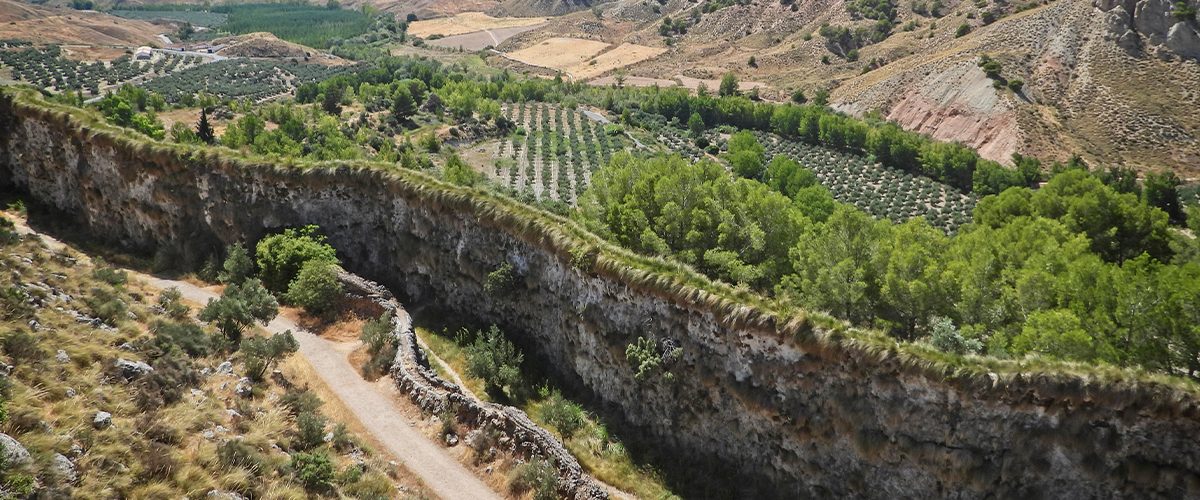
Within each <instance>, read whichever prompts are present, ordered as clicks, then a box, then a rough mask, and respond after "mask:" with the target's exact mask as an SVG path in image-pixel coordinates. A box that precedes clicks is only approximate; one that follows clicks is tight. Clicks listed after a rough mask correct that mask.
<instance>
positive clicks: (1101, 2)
mask: <svg viewBox="0 0 1200 500" xmlns="http://www.w3.org/2000/svg"><path fill="white" fill-rule="evenodd" d="M1182 3H1183V4H1184V5H1188V4H1189V3H1190V4H1191V8H1200V7H1198V6H1197V5H1196V2H1195V0H1184V1H1183V2H1182ZM1175 4H1176V1H1175V0H1095V1H1094V2H1093V5H1095V7H1096V8H1097V9H1099V10H1100V11H1102V12H1104V16H1105V17H1104V19H1105V22H1106V26H1107V28H1108V30H1107V33H1106V34H1105V36H1106V37H1107V38H1109V39H1111V40H1115V41H1116V42H1117V44H1118V45H1120V46H1121V47H1122V48H1124V49H1126V50H1138V49H1145V50H1146V51H1147V52H1148V53H1151V54H1155V55H1158V56H1159V57H1162V58H1170V57H1171V55H1172V54H1174V55H1176V56H1179V57H1182V58H1185V59H1197V60H1200V31H1198V30H1200V25H1198V24H1197V19H1196V18H1195V16H1192V18H1190V19H1184V18H1183V17H1182V16H1178V15H1176V10H1175Z"/></svg>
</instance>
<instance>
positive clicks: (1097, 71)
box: [506, 0, 1200, 176]
mask: <svg viewBox="0 0 1200 500" xmlns="http://www.w3.org/2000/svg"><path fill="white" fill-rule="evenodd" d="M848 5H849V6H850V7H848ZM858 5H868V4H867V3H866V2H848V3H847V2H833V1H829V0H816V1H811V2H795V3H793V2H774V1H765V0H763V1H751V2H719V1H709V2H702V3H693V2H688V1H686V0H669V1H666V2H664V3H662V4H661V5H660V4H659V3H656V2H642V1H633V0H620V1H616V2H611V3H604V4H600V5H598V6H597V7H596V8H595V9H594V10H593V11H588V12H577V13H574V14H571V15H566V16H562V17H558V18H555V19H554V20H553V21H552V22H551V23H549V24H548V25H547V26H546V27H545V28H544V29H541V30H536V31H532V32H529V33H524V34H522V35H519V36H517V37H514V38H513V39H511V40H509V41H508V42H506V47H508V48H511V49H513V50H516V49H520V48H523V47H529V46H532V45H534V44H536V43H540V42H541V41H543V40H546V39H548V38H552V37H563V36H571V37H579V38H587V39H593V40H595V39H599V40H602V41H604V42H607V43H613V44H620V43H625V42H628V43H634V44H639V45H646V46H651V47H662V48H664V49H666V50H665V52H664V53H663V54H662V55H660V56H658V57H655V58H652V59H649V60H646V61H642V62H639V63H638V64H635V65H633V66H631V67H629V68H628V69H627V72H628V75H629V76H631V77H640V78H635V79H632V80H630V84H650V83H656V84H660V85H662V84H664V83H665V84H668V85H669V84H671V83H672V81H674V82H677V83H684V84H686V82H683V80H685V79H691V78H695V79H706V80H715V79H719V78H720V77H721V75H723V74H725V73H727V72H733V73H735V74H736V75H737V76H738V77H739V78H740V79H741V80H742V81H743V82H767V83H769V85H768V86H767V87H766V88H764V89H762V90H761V95H762V96H763V97H765V98H769V99H775V100H786V99H788V98H789V97H790V96H791V94H792V93H793V92H794V91H795V90H801V91H802V92H804V93H805V94H806V95H807V96H809V97H812V96H814V95H816V94H818V93H820V92H822V91H825V92H829V102H830V104H831V105H832V106H834V107H835V108H837V109H839V110H842V111H846V112H848V113H851V114H854V115H859V116H863V115H866V114H868V113H874V112H878V113H879V114H880V115H882V116H883V117H885V118H887V119H890V120H895V121H897V122H898V123H900V124H901V125H903V126H904V127H905V128H908V129H911V130H916V131H920V132H925V133H929V134H931V135H933V136H934V137H935V138H938V139H943V140H949V141H960V142H963V143H965V144H967V145H970V146H972V147H975V148H978V149H979V150H980V151H981V152H982V153H983V154H984V156H985V157H988V158H991V159H995V160H998V161H1002V162H1007V161H1008V160H1009V157H1010V156H1011V154H1012V153H1014V152H1020V153H1022V154H1033V155H1038V156H1040V157H1045V158H1054V159H1059V160H1065V159H1067V158H1069V157H1070V156H1071V155H1072V154H1081V155H1083V156H1084V158H1086V159H1088V160H1089V161H1092V162H1096V163H1101V164H1128V165H1131V166H1134V167H1137V168H1142V169H1148V168H1156V167H1164V166H1165V167H1170V168H1173V169H1176V170H1177V171H1180V172H1182V173H1185V175H1187V176H1195V175H1197V174H1198V173H1200V170H1197V167H1196V165H1197V161H1198V160H1200V132H1197V131H1198V130H1200V117H1197V115H1196V114H1195V113H1192V112H1191V110H1194V109H1196V108H1197V106H1200V92H1197V91H1196V90H1195V89H1197V88H1200V36H1198V35H1197V34H1196V33H1197V32H1196V29H1197V23H1195V22H1194V21H1193V22H1185V21H1181V20H1178V19H1176V18H1173V17H1172V15H1173V14H1172V11H1171V9H1172V7H1171V6H1170V5H1168V4H1167V3H1160V4H1152V3H1150V2H1146V1H1142V2H1134V3H1131V4H1130V5H1129V6H1126V5H1125V4H1116V3H1111V2H1092V1H1089V0H1060V1H1058V2H1050V3H1048V4H1046V5H1039V4H1036V3H1031V4H1022V5H1017V4H1010V3H1007V2H990V1H987V0H981V1H979V2H948V3H946V4H944V6H943V7H941V10H940V11H938V12H929V10H928V8H929V7H928V6H926V5H925V4H924V3H921V2H917V3H912V4H903V3H900V2H895V3H887V2H884V3H880V4H878V5H884V6H890V8H891V9H893V12H894V14H892V16H891V28H890V29H889V30H888V31H887V33H886V34H885V35H878V34H872V33H873V32H872V31H871V30H872V29H875V28H873V26H875V25H876V21H875V20H873V19H872V18H871V16H874V17H881V16H879V15H876V14H872V13H871V12H872V11H869V10H866V11H864V10H862V9H864V7H855V6H858ZM914 9H915V10H914ZM918 11H920V12H918ZM864 12H865V13H864ZM1135 13H1136V15H1134V14H1135ZM864 16H866V17H864ZM885 18H886V17H885ZM823 26H828V27H829V29H827V30H826V34H825V35H823V34H822V27H823ZM839 28H846V30H845V31H844V32H838V31H837V30H838V29H839ZM872 37H874V39H878V40H879V41H877V42H874V43H872V39H873V38H872ZM983 56H987V57H989V58H990V59H991V60H993V61H995V62H996V63H998V65H999V66H998V71H994V72H993V74H992V75H991V76H989V75H988V74H987V72H985V71H984V69H983V68H982V67H981V61H982V57H983ZM606 81H607V80H606ZM1009 82H1014V85H1013V86H1016V85H1015V83H1016V82H1020V83H1022V84H1023V85H1021V86H1016V87H1019V91H1013V90H1011V88H1010V87H1012V86H1009V85H1008V83H1009ZM710 88H712V87H711V86H710ZM1064 145H1065V146H1067V147H1063V146H1064Z"/></svg>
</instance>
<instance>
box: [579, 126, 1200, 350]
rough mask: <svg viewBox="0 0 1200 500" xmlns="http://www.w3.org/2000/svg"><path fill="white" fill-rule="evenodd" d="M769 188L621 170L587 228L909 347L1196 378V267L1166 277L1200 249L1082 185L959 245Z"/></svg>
mask: <svg viewBox="0 0 1200 500" xmlns="http://www.w3.org/2000/svg"><path fill="white" fill-rule="evenodd" d="M733 149H734V148H731V151H732V150H733ZM740 150H741V151H745V149H740ZM761 178H763V179H764V180H765V181H766V182H767V183H769V185H768V184H763V183H760V182H758V181H755V180H751V179H744V178H743V179H735V178H733V177H731V176H729V175H728V174H727V173H726V172H725V170H724V169H723V168H722V167H720V166H719V165H717V164H715V163H712V162H710V161H701V162H698V163H695V164H689V163H688V162H686V161H683V160H682V159H679V158H677V157H675V158H671V157H654V158H649V159H641V160H639V159H634V158H632V157H629V156H625V155H619V156H617V157H616V158H614V160H613V162H612V164H611V165H610V166H608V167H605V168H603V169H601V170H600V171H599V172H597V173H596V175H595V177H594V182H593V185H592V187H591V189H590V190H589V191H588V192H587V193H586V194H585V196H584V199H583V201H582V202H581V209H580V213H579V217H580V218H581V219H582V220H583V222H584V223H585V224H588V225H589V226H590V227H592V228H593V229H594V230H596V231H598V232H600V233H601V234H605V235H607V236H608V237H610V238H612V239H613V240H615V241H617V242H619V243H621V244H622V245H625V246H628V247H630V248H634V249H637V250H639V251H642V252H645V253H650V254H657V255H664V256H672V257H674V258H677V259H679V260H681V261H683V262H687V263H689V264H692V265H693V266H695V267H696V268H697V269H699V270H700V271H702V272H705V273H706V274H709V275H710V276H713V277H716V278H719V279H722V280H726V281H728V282H731V283H744V284H747V285H750V286H752V287H754V288H757V289H759V290H762V291H764V292H768V293H773V294H775V295H777V296H778V297H780V298H781V299H783V300H786V301H789V302H792V303H796V304H798V305H802V306H805V307H808V308H812V309H816V310H824V311H829V312H831V313H832V314H834V315H835V316H838V317H841V318H844V319H847V320H850V321H852V322H854V323H857V324H860V325H872V326H877V327H882V328H884V329H886V330H887V331H889V332H891V333H893V334H894V335H895V336H897V337H899V338H901V339H906V340H917V339H922V338H928V339H931V341H932V342H934V343H935V344H939V345H941V346H944V347H945V346H949V347H946V348H947V349H951V350H953V351H956V352H962V353H966V352H979V351H984V352H987V353H989V354H992V355H996V356H1002V357H1003V356H1023V355H1025V354H1028V353H1038V354H1041V355H1044V356H1048V357H1054V358H1062V359H1071V360H1078V361H1093V362H1108V363H1114V364H1119V365H1137V366H1143V367H1146V368H1149V369H1153V370H1158V371H1164V372H1170V373H1176V372H1180V371H1181V370H1184V371H1186V372H1187V373H1193V372H1194V371H1195V370H1197V369H1200V364H1198V363H1200V357H1198V356H1200V331H1197V329H1196V328H1195V325H1196V324H1200V261H1196V260H1195V259H1194V255H1195V254H1194V253H1191V254H1188V253H1186V252H1182V251H1177V254H1178V255H1176V256H1175V257H1174V258H1175V261H1174V262H1173V263H1171V262H1169V261H1170V259H1171V258H1172V256H1171V253H1172V252H1171V248H1172V245H1174V247H1175V248H1181V249H1182V248H1185V247H1189V248H1190V247H1194V246H1195V245H1196V243H1195V241H1194V240H1191V239H1189V238H1187V237H1184V236H1172V235H1171V234H1170V232H1168V230H1167V226H1166V219H1167V216H1166V214H1165V213H1163V212H1162V211H1161V210H1158V209H1156V208H1152V207H1149V206H1148V205H1146V204H1144V203H1141V202H1139V201H1138V199H1137V197H1136V196H1134V195H1130V194H1123V193H1118V192H1117V191H1115V190H1114V189H1113V188H1111V187H1109V186H1107V185H1105V184H1104V183H1102V182H1100V181H1099V180H1098V179H1097V178H1096V177H1095V176H1093V175H1092V174H1090V173H1089V172H1087V171H1085V170H1081V169H1070V170H1067V171H1065V172H1062V173H1060V174H1059V175H1057V176H1055V177H1054V178H1053V179H1052V180H1051V181H1050V182H1049V183H1048V184H1047V186H1046V187H1045V188H1043V189H1041V190H1037V191H1034V190H1031V189H1028V188H1012V189H1009V190H1007V191H1005V192H1004V193H1003V194H1001V195H999V196H989V197H986V198H984V200H983V201H982V202H981V203H980V205H979V206H978V208H977V210H976V216H975V218H976V223H975V224H973V225H970V226H967V227H966V228H965V229H964V230H962V231H960V233H959V234H957V235H955V236H947V235H946V234H945V233H943V232H941V231H939V230H937V229H935V228H933V227H931V226H929V225H928V223H926V222H925V221H924V220H923V219H919V218H918V219H913V220H911V221H909V222H906V223H903V224H899V225H894V224H891V223H889V222H886V221H879V220H875V219H872V218H871V217H870V216H868V215H866V214H864V213H862V212H861V211H859V210H857V209H854V208H852V207H849V206H847V205H842V204H835V203H833V202H832V201H831V200H829V199H828V194H821V193H812V194H811V195H801V193H805V192H806V190H809V189H812V188H813V187H814V184H813V182H812V180H811V172H805V171H804V170H803V168H802V167H799V166H798V165H791V164H788V162H787V160H783V159H779V160H776V161H772V162H771V164H770V165H768V166H767V167H766V168H765V169H764V170H763V171H762V175H761ZM772 188H774V189H772ZM816 188H817V189H821V188H819V186H816ZM789 196H791V199H789ZM1188 255H1192V256H1193V257H1188ZM1189 259H1190V260H1189ZM935 334H936V336H935Z"/></svg>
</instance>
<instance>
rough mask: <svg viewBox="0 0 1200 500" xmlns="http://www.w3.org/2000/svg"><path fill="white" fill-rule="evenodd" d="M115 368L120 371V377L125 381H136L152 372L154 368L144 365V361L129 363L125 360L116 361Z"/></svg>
mask: <svg viewBox="0 0 1200 500" xmlns="http://www.w3.org/2000/svg"><path fill="white" fill-rule="evenodd" d="M115 366H116V367H117V368H118V369H120V370H121V376H122V377H124V378H125V380H127V381H128V380H136V379H138V378H140V377H141V376H143V375H148V374H150V373H152V372H153V371H154V367H152V366H150V365H148V364H146V363H145V362H144V361H130V360H128V359H125V358H119V359H117V362H116V363H115Z"/></svg>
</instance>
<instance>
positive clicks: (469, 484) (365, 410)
mask: <svg viewBox="0 0 1200 500" xmlns="http://www.w3.org/2000/svg"><path fill="white" fill-rule="evenodd" d="M138 278H140V279H141V280H142V281H144V282H146V283H148V284H150V285H151V286H154V287H156V288H160V289H165V288H170V287H175V288H177V289H179V291H180V292H181V293H182V294H183V297H184V298H185V299H188V300H191V301H194V302H197V303H200V304H203V303H205V302H208V299H210V298H213V299H215V298H217V297H218V295H217V294H216V293H213V292H210V291H208V290H205V289H203V288H200V287H198V286H196V285H193V284H191V283H187V282H183V281H175V280H165V279H162V278H156V277H154V276H147V275H141V274H139V275H138ZM285 330H291V331H292V334H293V335H294V336H295V337H296V341H297V342H298V343H299V344H300V355H301V356H303V357H304V359H305V360H307V361H308V363H309V364H311V365H312V367H313V369H314V370H315V371H316V372H317V374H318V375H319V376H320V377H321V380H323V381H324V382H325V384H326V385H328V386H329V387H330V388H331V389H332V390H333V391H334V393H335V394H337V396H338V398H339V399H341V400H342V403H343V404H345V405H346V407H347V408H349V409H350V411H351V412H353V413H354V416H356V417H358V420H359V421H360V422H362V424H363V426H364V427H366V428H367V430H368V431H370V432H371V434H373V435H375V437H376V438H377V439H379V441H380V442H382V443H383V444H384V445H385V446H387V448H388V451H389V452H391V453H392V455H394V456H395V457H397V458H399V459H400V460H401V461H403V462H404V466H405V467H407V468H408V470H410V471H412V472H413V473H414V474H416V475H418V476H420V478H421V480H422V481H423V482H424V483H425V485H426V486H428V487H429V489H430V490H432V491H433V492H434V493H435V494H437V495H438V496H439V497H441V498H445V499H459V498H461V499H464V500H468V499H483V498H497V499H498V498H500V497H499V496H498V495H497V494H496V493H495V492H493V491H492V490H491V488H488V487H487V485H485V484H484V483H483V481H481V480H480V479H479V478H477V477H476V476H475V475H474V474H473V473H471V471H469V470H467V469H466V467H463V465H462V464H460V463H459V462H458V461H457V460H455V459H454V458H453V457H451V456H450V455H449V454H448V453H446V451H445V450H444V449H443V448H442V447H441V446H439V445H437V444H435V443H433V442H431V441H430V440H429V438H426V437H425V435H424V434H421V432H420V431H418V430H417V429H415V428H414V427H413V425H412V424H411V423H410V422H409V421H408V419H407V418H405V417H404V415H403V414H402V413H401V412H400V409H399V408H397V407H396V406H395V403H394V402H392V401H391V400H390V399H389V398H388V397H387V396H386V395H384V394H380V393H379V391H377V390H376V389H375V388H374V387H372V385H371V383H370V382H367V381H366V380H363V378H362V377H361V376H359V375H358V371H357V370H355V369H354V367H353V366H351V365H350V361H349V360H348V359H347V354H348V352H346V350H345V349H339V348H338V347H339V346H338V344H336V343H334V342H330V341H328V340H325V339H323V338H320V337H317V336H316V335H313V334H312V333H311V332H308V331H307V330H304V329H303V328H300V325H297V324H296V323H295V322H293V321H292V320H290V319H287V318H285V317H283V316H276V317H275V319H273V320H271V322H270V323H269V324H268V325H267V331H270V332H271V333H276V332H282V331H285Z"/></svg>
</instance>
